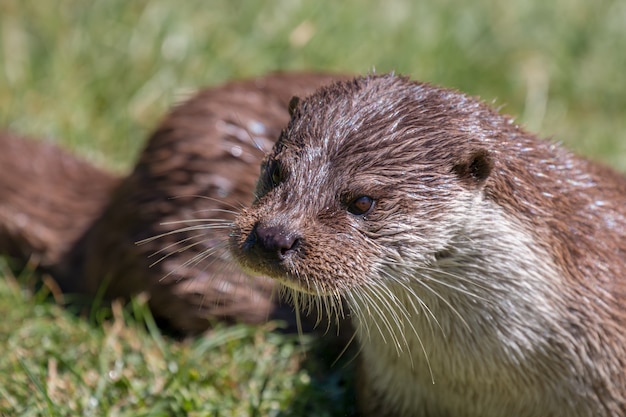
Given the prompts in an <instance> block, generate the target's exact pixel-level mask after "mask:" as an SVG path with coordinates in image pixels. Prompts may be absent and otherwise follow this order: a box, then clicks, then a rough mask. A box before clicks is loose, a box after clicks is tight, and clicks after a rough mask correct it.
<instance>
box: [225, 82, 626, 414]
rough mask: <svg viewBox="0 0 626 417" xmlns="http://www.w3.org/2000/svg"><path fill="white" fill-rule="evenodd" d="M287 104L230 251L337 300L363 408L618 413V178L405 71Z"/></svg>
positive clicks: (625, 243) (624, 197)
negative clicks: (353, 347) (363, 203)
mask: <svg viewBox="0 0 626 417" xmlns="http://www.w3.org/2000/svg"><path fill="white" fill-rule="evenodd" d="M292 107H293V111H292V113H293V114H292V115H293V117H292V119H291V121H290V123H289V125H288V127H287V128H286V129H285V130H284V131H283V133H282V135H281V138H280V140H279V141H278V142H277V144H276V145H275V147H274V150H273V152H271V153H270V154H269V155H268V157H267V158H266V160H265V162H264V165H263V169H262V173H261V177H260V180H259V184H258V187H257V200H256V201H255V203H254V204H253V206H252V207H250V208H249V209H246V210H244V211H242V214H241V215H240V216H239V217H238V218H237V220H236V222H235V227H234V229H233V236H232V238H231V249H232V251H233V253H234V255H235V257H236V258H237V259H238V261H239V262H240V263H241V264H242V265H243V266H244V267H245V268H246V269H247V270H249V271H254V272H256V273H259V274H266V275H269V276H272V277H273V278H275V279H277V280H279V281H280V282H282V283H283V284H285V286H287V287H290V288H293V289H295V293H296V294H300V295H296V297H304V296H303V295H302V294H309V295H310V297H308V298H309V299H310V300H312V302H326V303H329V304H330V305H331V307H332V306H333V305H334V303H336V302H337V301H338V300H339V299H340V298H346V300H347V303H348V305H349V307H350V308H351V309H352V316H353V319H354V321H355V323H356V327H357V336H358V340H359V343H360V345H361V350H362V360H361V361H362V363H361V371H360V372H361V378H360V381H359V386H360V391H361V393H360V394H361V395H360V407H361V410H362V412H363V414H364V415H366V416H379V415H386V416H391V415H397V416H413V415H428V416H448V415H454V416H462V415H464V416H483V417H484V416H494V417H495V416H502V415H516V416H536V417H546V416H624V415H626V309H624V305H625V303H626V293H625V290H626V179H625V178H624V176H622V175H621V174H618V173H616V172H614V171H613V170H611V169H609V168H606V167H603V166H601V165H598V164H596V163H593V162H590V161H588V160H586V159H584V158H581V157H579V156H576V155H574V154H572V153H571V152H569V151H567V150H565V149H564V148H562V147H560V146H558V145H557V144H554V143H552V142H549V141H544V140H541V139H538V138H537V137H536V136H534V135H532V134H530V133H528V132H526V131H524V130H523V129H522V128H521V127H519V126H518V125H516V124H515V123H514V122H513V121H512V120H511V119H510V118H508V117H506V116H503V115H500V114H498V113H497V112H496V111H495V110H492V109H491V108H489V107H488V106H486V105H484V104H483V103H481V102H480V101H479V100H476V99H473V98H469V97H467V96H465V95H463V94H460V93H458V92H455V91H451V90H446V89H441V88H437V87H434V86H431V85H428V84H422V83H417V82H411V81H409V80H407V79H406V78H402V77H397V76H392V75H387V76H369V77H364V78H359V79H356V80H353V81H348V82H340V83H337V84H333V85H332V86H329V87H326V88H322V89H320V90H319V91H318V92H316V93H315V94H314V95H312V96H310V97H308V98H306V99H304V100H301V101H300V102H299V103H296V102H294V103H293V106H292ZM359 196H369V197H372V198H373V201H374V204H373V206H372V209H371V210H369V211H368V212H367V213H365V214H361V215H355V214H353V213H351V212H350V207H351V204H352V202H353V201H354V200H355V199H356V198H358V197H359ZM485 210H488V211H485ZM483 222H484V225H481V223H483ZM492 230H493V231H492ZM500 230H504V231H505V233H499V232H500ZM276 248H278V249H279V250H278V252H277V251H276ZM526 268H527V269H526ZM446 281H447V282H446ZM435 292H436V293H437V294H433V293H435ZM320 300H321V301H320ZM418 303H419V304H418ZM337 312H340V309H339V308H337ZM455 313H456V314H455ZM430 316H432V318H431V317H430ZM435 321H436V323H435ZM433 329H434V330H433ZM439 330H440V331H439ZM418 342H419V343H418ZM378 368H380V372H379V371H377V370H375V369H378ZM396 372H397V374H395V373H396ZM395 384H397V385H395Z"/></svg>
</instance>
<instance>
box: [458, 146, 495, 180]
mask: <svg viewBox="0 0 626 417" xmlns="http://www.w3.org/2000/svg"><path fill="white" fill-rule="evenodd" d="M492 170H493V159H492V157H491V154H490V153H489V151H487V150H486V149H477V150H475V151H473V152H471V153H470V154H469V155H467V156H466V157H465V158H463V159H462V160H460V161H459V162H458V163H457V164H456V165H454V167H452V172H454V173H455V174H456V175H457V176H458V177H459V179H461V181H463V182H466V183H467V184H469V185H473V186H480V185H482V184H483V183H484V182H485V180H486V179H487V178H488V177H489V175H490V174H491V171H492Z"/></svg>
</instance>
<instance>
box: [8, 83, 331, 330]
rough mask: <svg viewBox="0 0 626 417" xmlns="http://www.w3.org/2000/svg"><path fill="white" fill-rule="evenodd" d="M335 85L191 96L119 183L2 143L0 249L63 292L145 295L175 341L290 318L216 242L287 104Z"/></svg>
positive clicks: (241, 88)
mask: <svg viewBox="0 0 626 417" xmlns="http://www.w3.org/2000/svg"><path fill="white" fill-rule="evenodd" d="M334 78H337V77H333V76H331V75H323V74H305V73H302V74H273V75H269V76H266V77H261V78H256V79H251V80H246V81H236V82H231V83H228V84H225V85H222V86H219V87H215V88H209V89H206V90H204V91H201V92H199V93H198V94H197V95H195V96H194V97H192V98H191V99H190V100H187V101H186V102H184V103H182V104H181V105H180V106H177V107H176V108H174V109H173V110H172V112H171V113H170V114H168V115H167V116H166V117H165V119H164V120H163V121H162V123H161V124H160V126H159V127H158V128H157V129H156V130H155V131H154V133H153V134H152V135H151V137H150V138H149V140H148V143H147V145H146V147H145V149H144V150H143V152H142V154H141V155H140V157H139V161H138V163H137V165H136V166H135V168H134V170H133V171H132V173H131V174H130V175H129V176H127V177H125V178H116V177H115V176H113V175H110V174H108V173H106V172H103V171H100V170H98V169H96V168H94V167H92V166H90V165H89V164H87V163H85V162H82V161H79V160H78V159H76V158H75V157H73V156H71V155H69V154H68V153H66V152H63V151H62V150H60V149H58V148H56V147H54V146H52V145H48V144H43V143H36V142H32V141H28V140H24V139H21V138H17V137H15V136H14V135H11V134H4V135H0V149H1V150H2V152H0V163H1V164H2V174H1V175H0V251H2V252H3V253H9V254H11V255H13V256H18V257H23V258H26V257H30V256H35V257H36V258H37V259H38V260H39V262H40V265H41V266H42V267H44V268H46V269H47V270H49V271H51V272H52V274H53V276H54V277H55V278H56V279H57V280H58V281H59V283H60V284H61V287H62V289H63V290H64V291H67V292H71V293H74V292H76V293H85V294H89V295H93V294H95V293H96V292H97V291H98V290H99V289H100V288H101V286H103V287H104V288H105V289H106V292H105V295H106V296H107V297H109V298H113V297H128V296H130V295H132V294H137V293H139V292H147V293H148V295H149V297H150V298H149V305H150V307H151V309H152V311H153V313H154V314H155V316H157V317H158V318H161V319H164V320H166V321H167V322H168V323H169V324H170V325H172V326H174V327H175V328H176V329H178V330H180V331H182V332H185V333H195V332H199V331H202V330H204V329H206V328H207V327H208V326H209V325H210V323H211V321H212V320H215V319H220V320H232V321H243V322H247V323H259V322H263V321H265V320H267V319H268V318H271V317H280V318H285V319H287V320H292V318H291V315H290V314H289V313H290V311H291V307H285V308H282V307H279V306H278V305H277V302H278V301H277V300H272V299H271V292H272V288H273V283H272V282H271V281H269V280H266V279H263V278H258V279H253V280H252V279H250V278H249V277H248V276H247V275H245V274H244V273H242V272H241V271H239V269H238V268H237V267H235V266H232V265H231V262H229V255H228V252H227V250H226V248H225V247H224V244H225V241H227V236H228V233H229V229H228V224H229V222H230V221H231V220H232V218H233V217H234V214H233V213H234V212H235V211H237V210H238V208H239V207H240V206H241V205H243V204H247V203H249V202H250V201H252V199H253V195H252V191H253V189H254V184H255V181H256V178H257V176H258V169H259V168H258V167H259V165H260V162H261V159H262V157H263V155H264V153H265V152H266V151H267V150H269V149H270V148H271V146H272V144H273V143H274V141H275V139H276V138H278V135H279V133H280V130H281V129H282V128H283V127H284V125H286V123H287V121H288V119H289V114H288V111H287V107H288V102H289V99H290V98H291V97H292V96H293V95H294V94H297V95H302V94H308V93H310V92H312V91H314V89H315V88H317V87H319V86H321V85H322V84H324V83H328V82H330V81H331V80H332V79H334ZM159 236H160V237H159ZM155 237H157V238H155ZM151 238H155V239H151ZM146 239H148V240H147V241H146V243H144V244H139V245H137V244H136V243H137V242H138V241H142V240H146ZM151 264H152V265H151Z"/></svg>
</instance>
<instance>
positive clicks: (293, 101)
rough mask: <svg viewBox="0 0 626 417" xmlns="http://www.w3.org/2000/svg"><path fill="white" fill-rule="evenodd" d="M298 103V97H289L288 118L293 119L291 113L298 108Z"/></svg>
mask: <svg viewBox="0 0 626 417" xmlns="http://www.w3.org/2000/svg"><path fill="white" fill-rule="evenodd" d="M298 103H300V97H298V96H293V97H291V100H289V106H288V109H289V116H292V117H293V112H294V111H295V110H296V107H298Z"/></svg>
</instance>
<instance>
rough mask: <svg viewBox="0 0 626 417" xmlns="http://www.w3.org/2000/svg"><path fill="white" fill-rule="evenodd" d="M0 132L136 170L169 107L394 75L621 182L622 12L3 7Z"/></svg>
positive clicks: (588, 4) (286, 0)
mask: <svg viewBox="0 0 626 417" xmlns="http://www.w3.org/2000/svg"><path fill="white" fill-rule="evenodd" d="M0 30H1V32H0V36H1V40H2V43H1V45H0V48H1V49H0V109H1V112H0V126H4V127H9V128H12V129H14V130H17V131H19V132H23V133H29V134H33V135H38V136H46V137H51V138H55V139H56V140H60V141H62V142H63V143H65V144H67V145H68V146H71V147H76V148H78V149H79V152H81V153H83V154H87V155H88V156H89V157H90V158H92V159H93V160H95V161H98V162H100V163H102V164H106V165H109V166H112V167H115V168H118V169H124V168H127V167H128V166H129V165H130V164H131V163H132V161H133V159H134V156H135V155H136V153H137V152H138V149H140V145H141V143H142V141H143V138H144V137H145V135H146V133H147V131H148V130H150V129H151V128H152V127H153V126H154V125H155V123H156V121H157V120H158V118H159V117H160V116H161V115H162V114H163V112H164V111H166V109H167V108H168V107H169V106H170V105H172V103H174V102H176V101H178V100H180V99H181V98H183V97H186V94H188V93H189V92H191V91H193V90H195V89H197V88H198V87H200V86H204V85H209V84H215V83H219V82H221V81H223V80H227V79H231V78H240V77H246V76H252V75H258V74H264V73H266V72H268V71H272V70H297V69H306V70H312V69H317V70H327V71H328V70H331V71H343V72H350V73H366V72H370V71H374V70H375V71H377V72H386V71H397V72H400V73H405V74H409V75H411V76H412V77H413V78H416V79H420V80H424V81H430V82H433V83H437V84H442V85H444V86H448V87H454V88H458V89H461V90H463V91H465V92H467V93H470V94H472V95H478V96H481V97H482V98H483V99H484V100H486V101H488V102H494V103H495V104H496V105H497V106H502V108H503V111H504V112H506V113H509V114H512V115H514V116H516V117H517V118H518V120H519V121H521V122H522V123H524V124H525V125H526V126H527V127H528V128H529V129H531V130H534V131H538V132H541V133H542V134H543V135H546V136H554V137H555V138H556V139H557V140H559V141H564V142H566V143H568V145H571V147H573V148H575V149H577V150H579V151H581V152H582V153H585V154H587V155H591V156H595V157H600V158H603V159H606V160H608V161H609V162H610V163H612V164H614V165H616V166H618V167H620V168H622V169H626V156H625V155H626V117H625V115H624V111H625V110H626V82H625V80H624V77H625V75H626V2H624V1H621V0H618V1H612V0H597V1H589V0H554V1H542V0H517V1H506V2H503V1H496V0H477V1H472V2H466V1H461V0H442V1H429V2H427V1H408V0H404V1H403V0H358V1H357V0H347V1H332V0H321V1H304V0H276V1H242V0H211V1H204V0H185V1H178V2H174V1H165V0H158V1H145V0H142V1H127V0H100V1H80V0H61V1H35V0H2V2H1V3H0Z"/></svg>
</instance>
